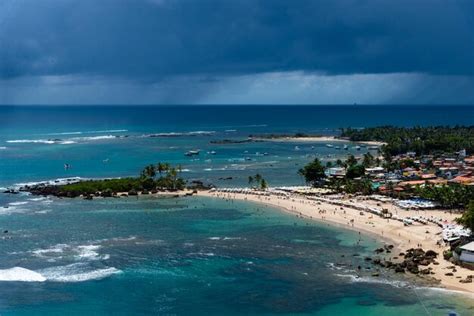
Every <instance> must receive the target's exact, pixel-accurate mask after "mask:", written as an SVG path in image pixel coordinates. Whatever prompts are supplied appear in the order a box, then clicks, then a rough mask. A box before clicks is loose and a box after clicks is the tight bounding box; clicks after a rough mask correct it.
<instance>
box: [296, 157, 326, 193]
mask: <svg viewBox="0 0 474 316" xmlns="http://www.w3.org/2000/svg"><path fill="white" fill-rule="evenodd" d="M324 171H325V168H324V166H323V165H322V164H321V161H320V160H319V159H318V158H316V159H314V160H313V161H312V162H310V163H309V164H307V165H306V166H304V167H303V168H301V169H300V170H299V171H298V174H299V175H301V176H303V177H304V179H305V181H306V183H308V184H311V185H313V186H316V185H317V184H321V181H322V180H324V178H326V174H325V173H324Z"/></svg>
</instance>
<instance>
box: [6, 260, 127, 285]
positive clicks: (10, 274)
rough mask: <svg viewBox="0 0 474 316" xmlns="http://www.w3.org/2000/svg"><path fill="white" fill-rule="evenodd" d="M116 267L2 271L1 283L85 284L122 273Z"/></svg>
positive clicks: (73, 266)
mask: <svg viewBox="0 0 474 316" xmlns="http://www.w3.org/2000/svg"><path fill="white" fill-rule="evenodd" d="M121 272H122V271H121V270H118V269H116V268H114V267H109V268H103V269H95V270H88V269H87V267H84V266H83V265H81V264H70V265H67V266H58V267H51V268H46V269H42V270H39V271H33V270H29V269H25V268H22V267H13V268H10V269H3V270H0V282H2V281H3V282H45V281H51V282H84V281H89V280H99V279H103V278H106V277H108V276H111V275H113V274H117V273H121Z"/></svg>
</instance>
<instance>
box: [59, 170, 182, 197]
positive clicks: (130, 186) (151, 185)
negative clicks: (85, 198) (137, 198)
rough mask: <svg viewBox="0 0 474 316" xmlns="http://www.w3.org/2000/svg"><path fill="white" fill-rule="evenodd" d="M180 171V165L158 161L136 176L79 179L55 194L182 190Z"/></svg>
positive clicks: (106, 193)
mask: <svg viewBox="0 0 474 316" xmlns="http://www.w3.org/2000/svg"><path fill="white" fill-rule="evenodd" d="M180 172H181V167H179V166H178V167H171V166H170V165H169V164H167V163H161V162H160V163H158V164H157V165H148V166H146V167H145V168H144V169H143V170H142V172H141V173H140V177H137V178H121V179H102V180H89V181H81V182H78V183H72V184H67V185H62V186H59V187H58V192H56V194H57V195H60V196H62V195H66V196H78V195H81V194H82V195H87V194H95V193H96V192H101V194H102V195H105V196H111V195H112V194H113V193H118V192H132V193H133V192H137V191H144V190H146V191H152V190H182V189H184V187H185V184H186V183H185V181H184V180H183V179H182V178H180V177H179V174H180ZM157 175H159V177H157Z"/></svg>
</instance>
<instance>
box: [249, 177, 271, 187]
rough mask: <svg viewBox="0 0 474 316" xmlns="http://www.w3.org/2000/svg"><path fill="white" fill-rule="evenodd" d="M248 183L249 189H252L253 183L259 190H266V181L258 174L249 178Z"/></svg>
mask: <svg viewBox="0 0 474 316" xmlns="http://www.w3.org/2000/svg"><path fill="white" fill-rule="evenodd" d="M248 182H249V185H250V186H251V187H253V184H254V183H255V184H256V187H257V188H259V189H261V190H265V189H266V188H268V183H267V181H266V180H265V179H264V178H263V177H262V176H261V175H260V174H259V173H257V174H256V175H255V176H249V178H248Z"/></svg>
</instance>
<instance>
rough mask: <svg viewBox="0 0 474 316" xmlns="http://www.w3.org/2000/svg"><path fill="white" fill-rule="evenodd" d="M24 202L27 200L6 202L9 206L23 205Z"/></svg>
mask: <svg viewBox="0 0 474 316" xmlns="http://www.w3.org/2000/svg"><path fill="white" fill-rule="evenodd" d="M25 204H28V202H26V201H25V202H11V203H8V205H10V206H19V205H25Z"/></svg>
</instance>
